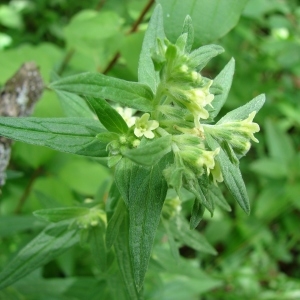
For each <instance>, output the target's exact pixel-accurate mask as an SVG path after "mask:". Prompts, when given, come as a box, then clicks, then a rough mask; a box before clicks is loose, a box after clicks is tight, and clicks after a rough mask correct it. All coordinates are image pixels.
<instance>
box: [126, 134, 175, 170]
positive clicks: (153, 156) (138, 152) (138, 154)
mask: <svg viewBox="0 0 300 300" xmlns="http://www.w3.org/2000/svg"><path fill="white" fill-rule="evenodd" d="M171 143H172V136H171V135H167V136H164V137H160V138H158V139H155V140H154V141H151V142H149V143H146V144H145V145H143V146H140V147H138V148H135V149H130V150H126V151H124V152H123V153H122V154H123V155H124V156H126V157H128V158H130V159H131V160H132V161H134V162H136V163H137V164H140V165H144V166H153V165H155V164H156V163H157V162H158V161H159V160H160V159H161V158H162V157H163V156H165V155H166V154H167V153H168V152H170V151H171Z"/></svg>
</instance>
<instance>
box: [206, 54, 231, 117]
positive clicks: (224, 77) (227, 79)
mask: <svg viewBox="0 0 300 300" xmlns="http://www.w3.org/2000/svg"><path fill="white" fill-rule="evenodd" d="M234 67H235V62H234V59H233V58H232V59H231V60H230V61H229V63H228V64H227V65H226V66H225V67H224V69H223V70H222V71H221V72H220V73H219V74H218V76H217V77H216V78H215V79H214V83H213V84H214V85H218V86H220V87H221V88H222V93H221V94H219V95H215V98H214V100H213V101H212V103H211V105H212V106H213V107H210V106H207V111H208V112H209V118H210V119H211V120H213V119H214V118H215V117H216V116H217V115H218V113H219V112H220V110H221V108H222V106H223V105H224V103H225V101H226V99H227V96H228V93H229V90H230V88H231V83H232V79H233V74H234Z"/></svg>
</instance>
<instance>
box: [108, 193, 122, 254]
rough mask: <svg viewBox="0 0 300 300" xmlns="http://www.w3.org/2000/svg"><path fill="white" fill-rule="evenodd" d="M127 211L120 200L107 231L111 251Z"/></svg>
mask: <svg viewBox="0 0 300 300" xmlns="http://www.w3.org/2000/svg"><path fill="white" fill-rule="evenodd" d="M125 210H126V207H125V204H124V201H123V200H122V199H121V198H120V199H119V200H118V204H117V207H116V209H115V211H114V213H113V215H112V216H111V218H110V219H109V221H108V224H107V229H106V247H107V249H110V248H111V247H112V246H113V244H114V243H115V241H116V238H117V236H118V234H119V230H120V226H121V224H122V222H123V219H124V211H125Z"/></svg>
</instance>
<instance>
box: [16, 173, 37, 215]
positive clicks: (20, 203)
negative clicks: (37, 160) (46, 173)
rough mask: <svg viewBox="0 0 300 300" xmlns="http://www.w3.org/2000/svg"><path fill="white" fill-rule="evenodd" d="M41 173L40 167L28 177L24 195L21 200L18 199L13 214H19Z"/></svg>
mask: <svg viewBox="0 0 300 300" xmlns="http://www.w3.org/2000/svg"><path fill="white" fill-rule="evenodd" d="M42 173H43V169H42V167H39V168H38V169H36V170H35V171H34V172H33V174H32V175H31V177H30V180H29V182H28V184H27V186H26V189H25V191H24V193H23V194H22V196H21V198H20V199H19V201H18V205H17V207H16V209H15V214H19V213H20V212H21V210H22V207H23V205H24V203H25V201H26V199H27V197H28V195H29V194H30V192H31V189H32V186H33V184H34V181H35V180H36V179H37V178H38V177H39V176H40V175H41V174H42Z"/></svg>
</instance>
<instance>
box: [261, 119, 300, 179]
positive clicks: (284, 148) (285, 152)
mask: <svg viewBox="0 0 300 300" xmlns="http://www.w3.org/2000/svg"><path fill="white" fill-rule="evenodd" d="M264 129H265V131H266V143H267V147H268V153H269V155H270V157H271V158H273V159H274V161H276V162H277V163H278V164H281V163H282V162H284V163H286V164H287V163H289V162H291V161H293V159H294V158H295V155H296V153H295V149H294V147H293V143H292V137H291V136H290V135H288V133H285V132H284V131H283V130H282V129H281V128H280V127H279V126H278V124H276V123H275V122H274V121H272V120H271V119H267V120H266V121H265V126H264ZM287 171H288V170H287ZM273 175H275V174H273Z"/></svg>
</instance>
